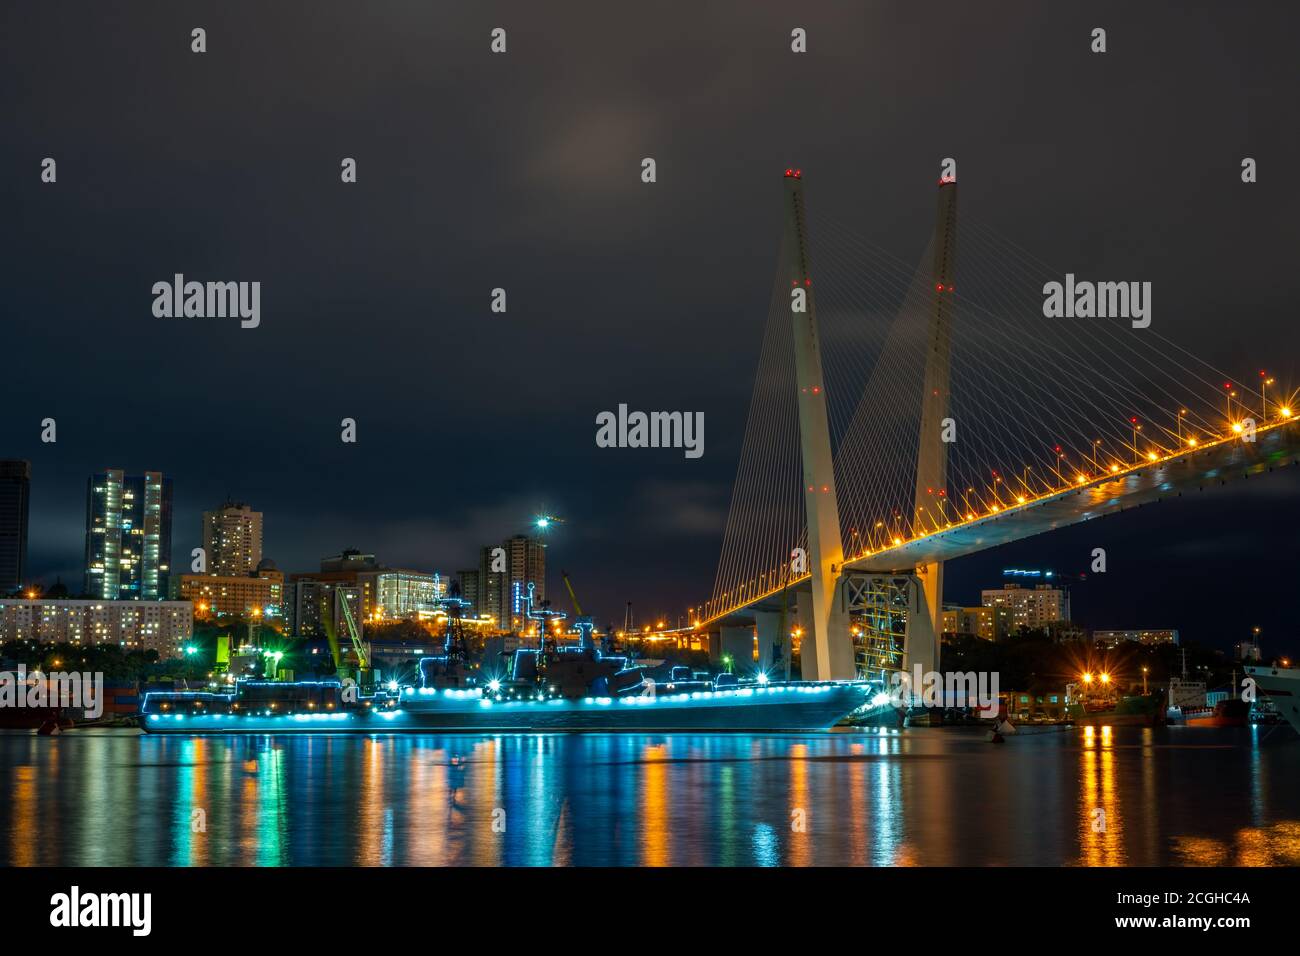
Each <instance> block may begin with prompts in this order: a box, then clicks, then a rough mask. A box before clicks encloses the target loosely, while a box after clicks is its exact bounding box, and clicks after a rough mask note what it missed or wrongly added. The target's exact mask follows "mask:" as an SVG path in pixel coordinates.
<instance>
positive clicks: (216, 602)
mask: <svg viewBox="0 0 1300 956" xmlns="http://www.w3.org/2000/svg"><path fill="white" fill-rule="evenodd" d="M178 596H179V598H180V599H181V600H184V601H191V602H193V604H194V610H195V613H197V614H198V615H199V617H206V616H208V615H213V616H218V617H220V616H224V615H232V616H235V617H248V616H251V615H254V614H256V615H257V616H267V617H277V616H280V615H282V614H283V613H284V610H283V609H284V574H283V572H281V571H279V570H277V569H276V567H275V564H274V563H273V562H271V561H270V560H263V561H261V562H260V563H259V564H258V566H257V570H256V571H254V572H252V573H251V574H239V575H226V574H182V575H181V576H180V591H179V594H178Z"/></svg>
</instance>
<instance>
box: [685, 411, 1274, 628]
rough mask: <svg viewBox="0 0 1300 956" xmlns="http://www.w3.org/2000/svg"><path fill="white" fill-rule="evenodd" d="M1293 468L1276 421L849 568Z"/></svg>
mask: <svg viewBox="0 0 1300 956" xmlns="http://www.w3.org/2000/svg"><path fill="white" fill-rule="evenodd" d="M1295 464H1300V420H1298V419H1289V420H1284V421H1278V422H1271V423H1269V424H1268V425H1266V426H1263V427H1261V428H1260V429H1258V431H1257V432H1256V434H1255V441H1254V442H1245V441H1242V440H1241V439H1240V438H1237V437H1233V438H1227V439H1222V440H1219V441H1217V442H1213V443H1206V444H1204V445H1201V446H1199V447H1197V448H1194V449H1190V450H1187V451H1185V452H1183V453H1182V454H1180V455H1172V456H1168V457H1166V458H1162V459H1160V460H1158V461H1154V462H1143V463H1141V464H1140V465H1133V466H1130V468H1129V469H1128V470H1126V471H1121V472H1119V473H1118V474H1116V475H1107V476H1105V477H1103V478H1097V479H1093V480H1092V481H1089V482H1086V483H1085V484H1081V485H1078V486H1075V487H1071V488H1069V489H1065V490H1062V491H1059V492H1056V493H1054V494H1051V495H1045V496H1043V497H1040V498H1036V499H1033V500H1031V501H1027V502H1025V504H1023V505H1018V504H1012V505H1008V506H1006V507H1004V508H1002V509H1001V510H1000V511H998V512H996V513H994V514H987V515H983V516H980V517H978V518H975V519H974V520H971V521H965V522H962V523H961V524H954V525H953V526H952V527H951V528H945V529H943V530H941V531H936V532H933V533H931V534H928V535H925V536H922V537H918V538H913V539H911V540H908V541H904V542H903V543H902V544H900V545H897V546H896V547H892V548H886V549H883V550H880V551H877V552H874V553H873V554H869V555H866V556H864V557H860V558H851V559H849V560H848V561H846V562H845V566H846V567H847V568H848V569H850V570H852V571H867V572H872V573H883V574H891V573H905V572H908V571H911V570H912V569H913V568H914V567H916V565H918V564H926V563H929V562H932V561H951V560H953V559H954V558H960V557H963V556H964V555H968V554H974V553H975V552H977V551H985V550H988V549H989V548H996V547H998V546H999V545H1003V544H1009V543H1010V542H1012V541H1019V540H1020V539H1021V538H1028V537H1031V536H1032V535H1036V534H1043V533H1045V532H1048V531H1055V530H1056V529H1057V528H1064V527H1067V526H1069V525H1072V524H1078V523H1080V522H1082V521H1089V520H1091V519H1093V518H1100V517H1102V516H1103V515H1108V514H1116V513H1118V512H1120V511H1123V510H1125V509H1126V508H1135V507H1138V506H1140V505H1144V504H1150V503H1152V502H1156V501H1161V500H1163V499H1166V498H1173V497H1177V496H1179V495H1181V494H1182V493H1183V492H1185V491H1204V490H1207V489H1209V488H1211V487H1217V486H1219V485H1223V484H1227V483H1228V482H1229V481H1235V480H1240V479H1245V478H1248V477H1250V476H1255V475H1263V474H1267V473H1268V472H1270V471H1273V470H1274V469H1277V468H1283V467H1286V466H1288V465H1295ZM809 581H810V578H809V577H808V576H806V575H805V576H804V577H802V578H799V579H797V580H796V581H794V582H791V584H790V586H789V588H787V589H786V594H785V595H784V596H783V595H782V593H781V591H779V590H778V591H774V592H771V593H769V594H766V595H763V596H762V597H760V598H757V599H756V600H753V601H750V602H749V603H747V604H746V605H744V606H743V607H739V608H736V609H734V610H731V611H727V612H725V613H723V614H720V615H715V616H713V617H711V618H709V619H706V620H701V621H700V625H699V626H700V628H701V629H705V628H710V627H714V626H717V625H719V624H728V625H732V624H736V625H740V624H748V623H751V622H752V621H753V616H752V612H754V611H780V610H781V609H782V607H783V606H792V604H793V601H792V596H793V595H794V594H795V593H797V592H799V591H801V590H804V591H806V590H808V589H809V586H810V585H809Z"/></svg>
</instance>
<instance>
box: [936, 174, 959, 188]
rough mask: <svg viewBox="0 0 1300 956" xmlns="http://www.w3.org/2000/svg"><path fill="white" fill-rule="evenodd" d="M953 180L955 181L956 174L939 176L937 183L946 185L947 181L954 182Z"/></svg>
mask: <svg viewBox="0 0 1300 956" xmlns="http://www.w3.org/2000/svg"><path fill="white" fill-rule="evenodd" d="M955 182H957V177H956V176H940V177H939V185H940V186H946V185H948V184H949V183H955Z"/></svg>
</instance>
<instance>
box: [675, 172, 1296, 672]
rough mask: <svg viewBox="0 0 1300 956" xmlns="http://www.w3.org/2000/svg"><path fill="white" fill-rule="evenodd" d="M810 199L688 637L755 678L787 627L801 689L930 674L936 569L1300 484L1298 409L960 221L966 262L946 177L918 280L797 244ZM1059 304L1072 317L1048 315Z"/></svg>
mask: <svg viewBox="0 0 1300 956" xmlns="http://www.w3.org/2000/svg"><path fill="white" fill-rule="evenodd" d="M803 185H804V183H803V176H802V173H801V172H800V171H799V170H794V169H790V170H787V171H786V174H785V230H784V234H783V237H782V242H781V247H780V253H779V256H778V265H777V271H776V279H775V282H774V285H773V290H772V297H771V303H770V306H769V311H768V318H767V323H766V326H765V329H764V338H763V346H762V349H761V352H760V357H759V368H758V373H757V375H756V378H755V384H754V391H753V396H752V398H751V402H750V408H749V416H748V422H747V425H746V431H745V438H744V442H743V445H742V448H741V454H740V463H739V467H738V470H737V475H736V480H735V485H734V487H733V490H732V501H731V507H730V511H729V513H728V517H727V523H726V526H725V531H724V536H723V545H722V554H721V557H720V560H719V564H718V570H717V575H716V578H715V582H714V587H713V593H712V595H711V597H710V598H709V599H708V600H707V601H705V602H704V603H703V604H702V605H701V606H700V607H698V608H693V609H692V614H691V617H692V622H693V625H694V626H695V627H696V628H699V629H710V630H714V629H719V630H721V631H722V632H723V634H724V637H725V636H726V633H727V631H728V630H732V632H733V634H738V635H739V636H740V637H741V640H740V641H739V642H738V643H737V646H739V647H744V646H746V643H745V636H746V635H752V634H753V630H754V629H755V628H756V629H757V637H758V647H759V652H760V653H759V657H760V661H759V663H760V666H761V667H764V668H767V667H769V666H770V665H771V664H772V662H773V660H774V659H776V658H778V657H779V658H780V659H784V660H786V661H788V660H789V658H790V642H791V623H792V622H793V621H795V620H798V621H799V622H800V624H801V625H802V627H803V635H802V636H803V641H802V647H803V649H802V654H801V657H802V667H803V673H804V676H805V677H806V678H814V679H825V678H828V677H833V678H850V677H854V676H855V675H861V674H864V673H867V674H871V673H873V672H879V671H880V670H888V669H890V668H896V667H900V666H901V667H903V668H905V669H909V670H910V668H911V667H912V666H913V665H915V664H920V665H922V667H923V669H926V670H929V669H933V668H935V667H937V663H938V656H939V632H940V627H941V614H942V607H943V605H942V597H943V562H944V561H946V560H949V559H952V558H956V557H960V556H963V555H967V554H972V553H974V552H976V551H980V550H984V549H987V548H991V547H996V546H998V545H1001V544H1006V543H1008V542H1011V541H1015V540H1018V539H1020V538H1024V537H1027V536H1030V535H1034V534H1040V533H1043V532H1047V531H1051V530H1053V529H1055V528H1060V527H1063V526H1066V525H1070V524H1074V523H1077V522H1080V521H1086V520H1088V519H1090V518H1094V517H1098V516H1100V515H1104V514H1109V513H1112V512H1116V511H1119V510H1122V509H1124V508H1126V507H1132V506H1135V505H1138V504H1142V503H1145V502H1148V501H1154V500H1159V499H1160V498H1163V497H1167V496H1171V495H1177V494H1181V493H1182V492H1183V491H1184V490H1189V489H1190V490H1196V489H1203V488H1206V487H1209V486H1213V485H1218V484H1222V483H1224V482H1226V481H1229V480H1233V479H1237V478H1244V477H1247V476H1249V475H1252V474H1257V473H1264V472H1267V471H1271V470H1272V469H1274V468H1277V467H1281V466H1283V465H1287V464H1294V463H1296V462H1297V461H1300V423H1298V422H1297V417H1295V416H1293V411H1292V403H1293V400H1294V397H1295V396H1294V394H1293V393H1291V392H1290V391H1289V390H1288V389H1287V388H1286V387H1284V386H1283V385H1281V384H1279V383H1277V382H1275V381H1274V380H1273V379H1272V378H1271V377H1270V376H1269V374H1268V372H1267V371H1266V370H1260V371H1259V372H1258V375H1254V374H1252V375H1251V376H1248V377H1247V378H1245V379H1238V378H1234V377H1233V376H1232V375H1230V374H1228V373H1225V372H1223V371H1222V370H1219V369H1217V368H1215V367H1214V366H1213V365H1211V364H1210V363H1208V362H1206V361H1203V360H1201V359H1199V358H1197V357H1196V356H1194V355H1192V354H1190V353H1189V352H1188V351H1186V350H1185V349H1183V348H1182V347H1181V346H1179V345H1178V344H1177V343H1176V342H1174V341H1172V340H1170V339H1169V338H1167V337H1165V336H1164V335H1162V334H1160V333H1159V332H1157V331H1156V329H1155V328H1154V327H1153V326H1152V322H1151V316H1152V308H1151V290H1150V287H1149V286H1147V287H1146V288H1145V289H1144V288H1143V287H1142V285H1141V284H1140V283H1128V282H1124V283H1110V282H1101V283H1094V282H1088V281H1086V280H1084V279H1083V278H1080V279H1079V280H1078V281H1077V282H1076V281H1075V279H1074V277H1072V276H1070V277H1068V278H1067V276H1066V274H1064V273H1062V272H1060V271H1057V270H1053V269H1052V268H1051V267H1049V266H1047V265H1046V264H1044V263H1043V262H1041V261H1039V260H1037V259H1036V258H1035V257H1034V256H1032V255H1031V254H1029V253H1028V252H1026V251H1025V250H1024V249H1022V248H1020V247H1019V246H1018V245H1016V244H1015V243H1014V242H1012V241H1010V240H1008V239H1006V238H1004V237H1003V236H1001V235H1000V234H999V233H998V232H997V231H996V230H994V229H992V228H990V227H988V226H986V225H984V224H982V223H979V222H977V221H971V220H969V219H968V218H965V217H964V218H963V221H962V224H961V236H962V241H961V247H960V255H959V254H958V243H957V236H958V228H957V183H956V181H955V178H952V177H944V178H942V179H940V180H939V183H938V211H937V217H936V225H935V230H934V233H933V237H932V239H931V242H930V247H929V249H928V250H927V252H926V254H925V256H924V258H923V260H922V263H921V265H920V266H919V267H915V266H913V265H910V264H909V263H907V262H904V261H902V260H900V259H898V258H896V257H895V256H893V255H891V254H890V253H888V252H886V251H884V250H882V249H879V248H877V247H875V246H873V245H872V244H871V243H869V242H866V241H865V240H863V239H862V238H860V237H859V236H857V235H856V234H855V233H854V231H853V230H852V229H851V228H850V227H848V226H846V225H844V224H843V223H840V222H838V221H836V220H834V219H832V218H819V219H818V220H816V223H815V229H813V228H810V223H809V219H808V210H807V206H806V204H805V201H804V195H803ZM814 234H815V235H816V236H817V239H818V241H817V244H816V245H815V246H814V245H813V243H812V236H813V235H814ZM814 253H815V254H814ZM814 263H815V264H816V269H815V270H814ZM1052 282H1057V283H1061V285H1062V298H1067V299H1068V301H1069V306H1068V310H1067V314H1069V315H1070V316H1071V317H1069V318H1066V317H1048V316H1047V315H1046V312H1047V311H1048V310H1045V308H1044V298H1045V295H1046V294H1047V291H1048V290H1049V288H1051V287H1050V286H1049V285H1048V284H1049V283H1052ZM1054 314H1055V313H1054ZM1162 324H1172V323H1162ZM750 639H752V638H750Z"/></svg>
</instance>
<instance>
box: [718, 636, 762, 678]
mask: <svg viewBox="0 0 1300 956" xmlns="http://www.w3.org/2000/svg"><path fill="white" fill-rule="evenodd" d="M718 644H719V646H720V648H721V653H720V654H719V655H718V656H719V657H720V658H722V657H730V658H731V663H732V667H731V669H732V670H733V671H734V672H735V673H737V674H740V675H742V676H746V677H747V676H749V673H750V671H752V670H753V669H754V628H753V625H750V624H739V625H733V624H724V625H723V626H722V635H721V640H719V642H718Z"/></svg>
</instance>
